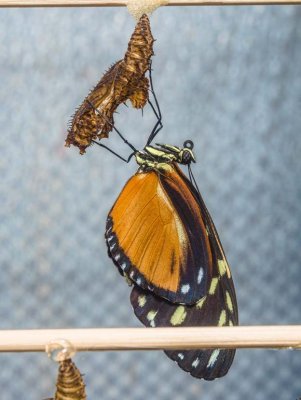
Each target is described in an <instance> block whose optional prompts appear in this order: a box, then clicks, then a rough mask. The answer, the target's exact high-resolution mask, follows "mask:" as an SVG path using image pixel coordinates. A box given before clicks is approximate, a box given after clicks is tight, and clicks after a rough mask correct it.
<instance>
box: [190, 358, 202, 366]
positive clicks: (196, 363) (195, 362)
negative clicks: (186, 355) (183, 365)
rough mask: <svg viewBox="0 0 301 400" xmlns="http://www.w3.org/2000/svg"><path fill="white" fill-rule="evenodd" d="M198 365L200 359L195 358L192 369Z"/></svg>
mask: <svg viewBox="0 0 301 400" xmlns="http://www.w3.org/2000/svg"><path fill="white" fill-rule="evenodd" d="M199 363H200V359H199V358H196V359H195V360H194V361H193V363H192V364H191V366H192V368H196V367H197V366H198V365H199Z"/></svg>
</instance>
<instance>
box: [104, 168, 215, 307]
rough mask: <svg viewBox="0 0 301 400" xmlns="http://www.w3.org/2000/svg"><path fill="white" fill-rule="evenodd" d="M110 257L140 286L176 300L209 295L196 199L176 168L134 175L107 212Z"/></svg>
mask: <svg viewBox="0 0 301 400" xmlns="http://www.w3.org/2000/svg"><path fill="white" fill-rule="evenodd" d="M105 237H106V241H107V245H108V251H109V256H110V257H111V258H112V259H113V261H114V262H115V264H116V265H117V266H118V267H119V268H120V269H121V270H122V271H123V272H124V274H126V275H127V276H128V277H129V278H130V279H131V280H132V281H134V282H135V283H136V284H137V285H138V286H140V287H142V288H144V289H148V290H151V291H153V292H154V293H155V294H157V295H158V296H161V297H164V298H166V299H167V300H169V301H171V302H175V303H185V304H193V303H195V302H196V301H197V300H198V299H200V298H201V297H203V296H204V295H205V294H206V293H207V289H208V287H207V286H208V281H209V280H210V279H211V272H212V255H211V251H210V245H209V240H208V236H207V234H206V230H205V226H204V223H203V221H202V218H201V213H200V209H199V206H198V203H197V201H196V200H195V198H194V196H193V194H192V193H191V192H190V190H189V188H188V187H187V185H186V184H185V182H184V181H183V180H182V179H181V177H180V176H179V175H178V173H177V171H176V170H175V169H174V168H173V167H170V170H169V171H168V172H166V174H164V175H161V174H159V173H157V172H155V171H151V172H146V173H138V174H136V175H134V176H133V177H132V178H131V179H130V180H129V181H128V182H127V184H126V186H125V187H124V189H123V190H122V192H121V194H120V196H119V197H118V199H117V201H116V202H115V204H114V206H113V208H112V210H111V211H110V213H109V216H108V220H107V228H106V234H105Z"/></svg>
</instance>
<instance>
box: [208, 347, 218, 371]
mask: <svg viewBox="0 0 301 400" xmlns="http://www.w3.org/2000/svg"><path fill="white" fill-rule="evenodd" d="M219 353H220V350H218V349H215V350H214V351H213V352H212V354H211V357H210V358H209V361H208V364H207V368H212V367H213V366H214V364H215V363H216V361H217V357H218V355H219Z"/></svg>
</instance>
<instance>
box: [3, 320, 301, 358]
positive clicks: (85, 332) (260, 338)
mask: <svg viewBox="0 0 301 400" xmlns="http://www.w3.org/2000/svg"><path fill="white" fill-rule="evenodd" d="M58 339H65V340H67V341H69V342H70V343H71V344H72V345H73V346H74V347H75V348H76V350H77V351H99V350H158V349H198V348H300V349H301V326H300V325H291V326H288V325H284V326H239V327H209V328H205V327H202V328H155V329H153V328H102V329H47V330H45V329H36V330H2V331H0V352H25V351H26V352H29V351H30V352H33V351H45V347H46V345H47V344H49V343H50V342H52V341H55V340H58Z"/></svg>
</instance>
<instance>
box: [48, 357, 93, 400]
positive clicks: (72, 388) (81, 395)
mask: <svg viewBox="0 0 301 400" xmlns="http://www.w3.org/2000/svg"><path fill="white" fill-rule="evenodd" d="M56 387H57V389H56V393H55V397H54V400H86V399H87V396H86V390H85V384H84V381H83V379H82V375H81V373H80V371H79V370H78V368H77V367H76V365H75V364H74V362H73V361H72V360H71V359H70V358H69V359H68V360H64V361H62V362H60V366H59V373H58V378H57V383H56Z"/></svg>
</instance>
